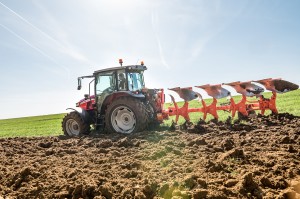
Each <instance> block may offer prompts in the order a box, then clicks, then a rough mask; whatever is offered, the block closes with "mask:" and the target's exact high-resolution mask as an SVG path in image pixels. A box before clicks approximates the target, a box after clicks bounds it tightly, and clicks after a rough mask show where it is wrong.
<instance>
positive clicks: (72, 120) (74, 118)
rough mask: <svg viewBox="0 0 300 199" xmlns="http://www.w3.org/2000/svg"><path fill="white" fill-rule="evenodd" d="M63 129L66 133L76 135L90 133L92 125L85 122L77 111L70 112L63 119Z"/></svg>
mask: <svg viewBox="0 0 300 199" xmlns="http://www.w3.org/2000/svg"><path fill="white" fill-rule="evenodd" d="M62 129H63V132H64V134H65V135H67V136H70V137H74V136H80V135H83V134H89V133H90V131H91V127H90V125H89V124H87V123H85V122H84V121H83V120H82V118H81V116H80V114H79V113H78V112H76V111H73V112H70V113H68V114H67V115H66V116H65V117H64V119H63V121H62Z"/></svg>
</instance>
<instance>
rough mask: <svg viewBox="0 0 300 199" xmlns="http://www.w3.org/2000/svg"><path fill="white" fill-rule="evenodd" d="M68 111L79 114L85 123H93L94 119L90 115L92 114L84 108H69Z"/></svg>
mask: <svg viewBox="0 0 300 199" xmlns="http://www.w3.org/2000/svg"><path fill="white" fill-rule="evenodd" d="M66 110H73V111H76V112H77V113H79V115H80V117H81V118H82V120H83V121H84V122H85V123H89V124H91V123H93V122H94V121H93V117H92V116H91V115H90V113H89V112H88V111H86V110H84V109H82V108H67V109H66Z"/></svg>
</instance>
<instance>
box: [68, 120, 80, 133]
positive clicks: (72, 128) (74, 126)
mask: <svg viewBox="0 0 300 199" xmlns="http://www.w3.org/2000/svg"><path fill="white" fill-rule="evenodd" d="M66 131H67V133H68V134H69V135H70V136H74V135H79V132H80V129H79V124H78V123H77V121H76V120H74V119H69V120H68V121H67V122H66Z"/></svg>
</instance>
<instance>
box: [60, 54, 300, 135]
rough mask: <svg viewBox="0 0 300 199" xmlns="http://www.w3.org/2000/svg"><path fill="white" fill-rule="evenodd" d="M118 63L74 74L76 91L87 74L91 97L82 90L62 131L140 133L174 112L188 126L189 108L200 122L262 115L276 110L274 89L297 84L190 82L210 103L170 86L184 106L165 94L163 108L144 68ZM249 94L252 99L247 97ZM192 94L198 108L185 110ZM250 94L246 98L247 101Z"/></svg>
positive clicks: (160, 96)
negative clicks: (208, 118) (227, 114)
mask: <svg viewBox="0 0 300 199" xmlns="http://www.w3.org/2000/svg"><path fill="white" fill-rule="evenodd" d="M119 63H120V64H121V66H120V67H115V68H107V69H102V70H98V71H95V72H94V74H93V75H90V76H82V77H79V78H78V89H81V80H82V79H84V78H92V81H91V82H90V84H89V85H90V86H89V91H90V87H91V83H93V82H94V95H90V93H89V94H86V95H85V97H84V99H82V100H80V101H79V102H78V103H77V104H76V106H77V107H79V110H76V109H72V110H73V112H71V113H69V114H67V115H66V116H65V118H64V119H63V122H62V127H63V131H64V133H65V135H68V136H78V135H82V134H88V133H89V132H90V128H91V125H93V126H94V128H95V129H96V130H101V129H102V130H107V131H108V132H118V133H127V134H128V133H133V132H138V131H142V130H144V129H145V128H146V127H147V126H148V125H149V124H151V123H152V124H159V123H161V122H162V121H163V120H164V119H167V118H168V117H169V116H175V124H177V122H178V119H179V117H180V116H181V117H183V118H184V119H185V121H186V123H187V124H191V122H190V117H189V114H190V113H195V112H198V113H202V115H203V120H206V116H207V115H208V114H210V115H211V116H213V118H214V120H218V118H219V116H218V111H228V112H231V116H232V118H233V117H235V115H236V113H238V115H239V116H240V118H244V117H245V118H247V117H249V116H253V115H255V113H256V111H260V113H261V114H265V111H266V110H270V111H271V112H272V113H273V114H277V113H278V111H277V107H276V96H277V93H286V92H289V91H293V90H297V89H299V86H298V85H296V84H294V83H291V82H288V81H286V80H282V79H280V78H277V79H273V78H268V79H263V80H256V81H246V82H240V81H238V82H232V83H228V84H216V85H210V84H205V85H202V86H195V87H197V89H199V88H200V89H202V90H203V92H206V93H207V94H208V95H209V96H211V97H212V98H213V101H212V103H211V104H207V102H205V101H204V99H203V98H202V95H201V94H200V93H199V92H195V91H194V90H193V88H192V87H186V88H180V87H176V88H170V89H169V90H171V91H173V92H176V93H177V94H178V95H179V97H180V98H182V99H183V100H184V105H183V106H182V107H179V106H178V105H177V103H176V102H175V99H174V97H173V96H172V95H170V96H171V99H172V102H173V104H174V107H170V106H169V107H168V108H167V109H164V103H165V95H164V90H163V89H147V88H145V84H144V76H143V73H144V71H145V70H147V67H146V66H144V63H143V62H142V63H141V65H130V66H122V63H123V62H122V60H121V59H120V60H119ZM256 84H259V85H261V86H264V87H265V88H266V89H267V90H269V91H271V92H272V96H271V98H269V99H268V98H265V97H264V95H263V92H264V88H262V87H261V86H259V85H256ZM223 86H230V87H232V88H233V89H234V90H235V91H236V92H237V93H239V94H241V99H240V101H236V100H235V99H233V98H232V96H231V92H229V90H227V89H226V88H223ZM225 97H226V98H227V97H229V99H230V101H229V103H228V104H221V106H219V105H218V100H219V99H221V98H225ZM253 97H256V98H258V99H254V100H253ZM197 98H198V99H199V102H200V103H199V104H198V107H193V108H189V101H192V100H194V99H197ZM251 98H252V100H249V99H251Z"/></svg>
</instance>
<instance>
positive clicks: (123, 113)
mask: <svg viewBox="0 0 300 199" xmlns="http://www.w3.org/2000/svg"><path fill="white" fill-rule="evenodd" d="M111 124H112V127H113V128H114V129H115V131H117V132H119V133H126V134H128V133H131V132H132V131H133V130H134V129H135V126H136V118H135V114H134V113H133V111H131V110H130V109H129V108H128V107H126V106H119V107H117V108H116V109H115V110H114V111H113V112H112V114H111Z"/></svg>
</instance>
